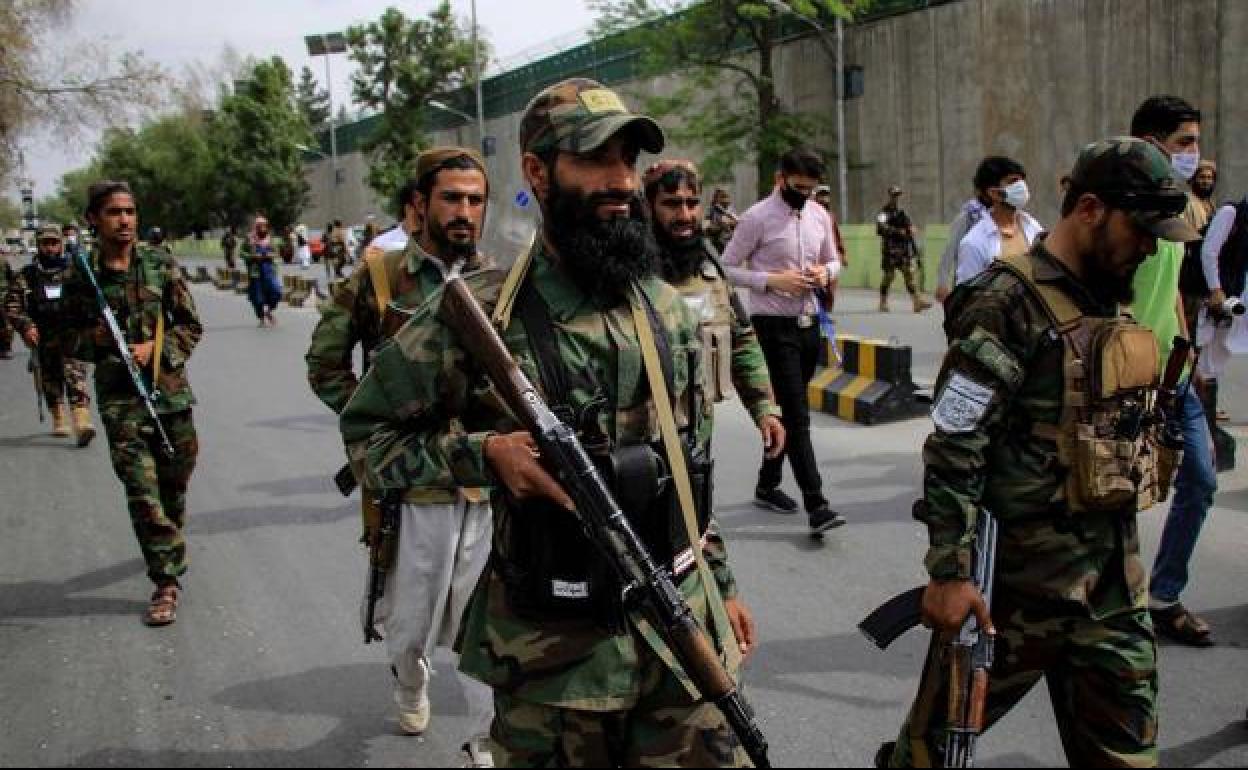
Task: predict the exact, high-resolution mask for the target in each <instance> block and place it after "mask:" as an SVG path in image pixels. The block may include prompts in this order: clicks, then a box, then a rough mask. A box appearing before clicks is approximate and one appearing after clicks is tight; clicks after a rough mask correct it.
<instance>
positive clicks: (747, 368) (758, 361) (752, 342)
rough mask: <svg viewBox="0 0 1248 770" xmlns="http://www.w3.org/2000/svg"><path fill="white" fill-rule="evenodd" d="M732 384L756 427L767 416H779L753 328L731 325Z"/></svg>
mask: <svg viewBox="0 0 1248 770" xmlns="http://www.w3.org/2000/svg"><path fill="white" fill-rule="evenodd" d="M732 384H733V387H735V388H736V390H737V392H738V393H740V394H741V403H742V405H744V406H745V408H746V410H747V411H749V413H750V417H753V418H754V422H755V423H756V424H757V423H758V422H760V421H761V420H762V419H763V418H764V417H766V416H768V415H776V416H779V415H780V408H779V407H778V406H776V400H775V396H774V395H773V394H772V390H771V375H770V374H768V372H767V360H766V359H765V358H764V357H763V349H762V348H761V347H759V345H758V334H757V333H756V332H755V331H754V327H753V326H746V325H743V324H740V323H734V324H733V329H732Z"/></svg>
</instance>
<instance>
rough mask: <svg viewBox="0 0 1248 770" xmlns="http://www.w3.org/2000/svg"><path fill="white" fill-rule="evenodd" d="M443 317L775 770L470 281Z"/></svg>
mask: <svg viewBox="0 0 1248 770" xmlns="http://www.w3.org/2000/svg"><path fill="white" fill-rule="evenodd" d="M439 315H440V317H441V318H442V319H443V320H444V321H445V322H446V324H447V325H448V326H449V327H450V328H451V329H452V330H453V331H454V332H455V333H456V335H457V336H458V338H459V341H460V343H461V344H462V345H463V346H464V348H465V349H466V350H467V352H468V354H469V355H470V356H471V358H472V360H473V361H475V362H476V363H477V364H479V365H480V366H481V367H482V368H483V369H484V370H485V373H486V375H487V376H488V377H489V379H490V382H491V383H493V385H494V388H495V390H496V391H497V392H498V394H499V396H500V397H501V398H502V400H503V402H504V403H505V404H506V405H507V406H508V407H509V408H510V410H511V412H512V413H513V414H514V415H515V416H516V418H517V419H518V420H519V421H520V424H521V425H523V426H524V428H525V429H526V430H528V431H529V432H530V433H531V434H532V435H533V439H534V440H535V441H536V442H537V445H538V449H539V450H540V453H541V459H542V463H543V464H544V465H545V467H546V469H547V470H548V471H549V472H550V473H552V474H553V475H554V476H555V478H557V479H558V480H559V483H560V484H562V485H563V488H564V489H565V490H567V492H568V495H569V496H570V497H571V498H572V500H573V502H574V503H575V505H576V516H577V518H578V519H579V520H580V523H581V527H582V528H583V529H584V531H585V534H586V535H587V537H588V538H589V540H590V542H592V543H593V544H594V545H595V546H596V548H597V549H598V551H599V553H600V554H601V555H602V557H603V558H604V559H605V560H606V561H607V563H608V564H610V565H611V567H612V569H613V570H614V571H615V574H616V576H617V577H618V578H619V580H620V584H621V585H623V586H624V591H623V596H624V598H625V601H626V603H628V604H630V605H632V606H636V607H639V608H640V609H641V610H642V611H643V612H645V614H646V615H647V617H648V618H649V619H650V621H651V622H652V623H653V624H654V626H655V630H656V631H658V633H659V635H660V636H662V638H663V640H664V642H666V644H667V645H668V647H669V648H670V649H671V650H672V652H673V653H674V655H675V656H676V659H677V660H678V661H679V662H680V665H681V666H682V667H683V668H684V670H685V672H686V673H687V674H688V675H689V678H690V679H691V680H692V681H693V684H694V686H695V687H696V688H697V689H698V691H699V692H700V693H701V694H702V696H703V697H704V698H705V699H706V700H708V701H710V702H712V703H714V704H715V705H716V706H717V707H718V708H719V710H720V711H721V712H722V713H723V715H724V718H725V719H726V720H727V722H728V725H729V726H730V727H731V728H732V730H733V732H735V733H736V735H737V738H738V739H739V740H740V741H741V744H742V746H743V747H744V749H745V752H746V754H748V755H749V757H750V759H751V761H753V763H754V765H755V766H756V767H770V766H771V765H770V762H769V761H768V759H767V739H766V738H765V737H764V736H763V733H762V731H761V730H760V729H759V727H758V724H757V722H755V720H754V714H753V711H752V710H751V709H750V707H749V705H748V704H747V703H746V702H745V699H744V697H742V695H741V693H740V692H739V691H738V690H737V686H736V683H735V682H733V680H732V677H731V676H729V674H728V672H727V671H725V670H724V667H723V666H722V665H721V664H720V661H719V656H718V654H717V653H716V651H715V647H714V645H713V644H712V643H711V641H710V639H708V638H707V635H706V633H705V632H703V630H702V627H701V626H700V625H699V624H698V620H697V618H696V617H694V614H693V610H692V609H690V607H689V604H688V603H687V602H686V601H685V599H684V597H683V596H682V595H681V593H680V589H678V588H677V587H676V584H675V583H674V582H673V580H672V576H671V573H670V572H668V571H667V570H666V569H664V568H661V567H659V566H657V565H656V564H655V562H654V559H653V558H651V556H650V554H649V553H648V552H647V551H646V547H645V545H644V544H643V543H642V541H641V539H640V538H639V537H638V536H637V533H636V532H634V531H633V528H632V525H631V524H630V523H629V520H628V517H627V516H626V515H625V514H624V511H623V510H622V509H621V508H620V506H619V504H618V503H617V502H616V501H615V498H614V497H613V496H612V495H611V491H610V489H609V488H608V487H607V484H606V482H605V481H603V478H602V476H601V475H600V474H599V472H598V468H597V466H595V465H594V462H593V460H592V459H590V457H589V454H588V453H587V452H586V451H585V448H584V447H583V446H582V445H581V443H580V441H579V440H578V439H577V437H576V432H575V431H574V430H573V429H572V428H571V427H569V426H568V425H567V424H566V423H564V422H563V421H562V420H560V419H559V418H558V417H557V416H556V415H555V414H554V412H552V411H551V409H550V407H549V406H548V405H547V404H546V403H545V402H544V401H543V400H542V398H541V396H540V395H539V394H538V392H537V389H536V388H534V387H533V384H532V383H531V382H529V379H528V377H527V376H525V374H524V372H523V371H521V369H520V367H519V365H517V364H516V361H515V359H514V358H512V356H511V353H510V352H509V351H508V350H507V347H506V346H505V345H504V344H503V341H502V339H500V338H499V336H498V332H497V331H496V330H495V328H494V326H493V325H492V324H491V323H490V319H489V317H488V316H486V314H485V312H484V311H483V310H482V309H481V306H480V305H479V304H477V301H476V299H475V298H474V297H473V296H472V293H471V292H470V291H469V289H468V287H467V285H466V284H465V283H464V281H463V279H461V278H459V277H458V275H457V274H455V273H452V277H451V278H450V279H449V280H448V281H447V282H446V284H444V287H443V296H442V300H441V307H440V309H439ZM694 547H695V548H696V547H697V546H696V544H695V546H694Z"/></svg>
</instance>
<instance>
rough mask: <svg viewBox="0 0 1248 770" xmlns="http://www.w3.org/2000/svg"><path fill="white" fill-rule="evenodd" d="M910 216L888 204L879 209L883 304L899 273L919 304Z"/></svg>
mask: <svg viewBox="0 0 1248 770" xmlns="http://www.w3.org/2000/svg"><path fill="white" fill-rule="evenodd" d="M910 227H911V222H910V215H909V214H907V213H906V212H905V211H903V210H902V209H901V208H900V207H897V206H893V205H892V204H889V205H888V206H885V207H884V208H882V209H880V213H879V216H878V217H876V225H875V230H876V233H877V234H878V235H879V236H880V270H882V271H883V273H884V276H883V278H882V279H881V282H880V304H881V306H882V307H883V306H885V305H886V303H887V302H888V292H889V290H890V289H891V288H892V286H893V278H894V276H895V275H896V274H897V271H899V270H900V271H901V277H902V278H903V279H904V280H905V282H906V291H908V292H910V296H911V297H913V298H914V299H915V302H916V303H917V302H918V298H919V285H918V283H917V282H916V280H915V264H914V263H915V257H916V256H917V255H916V254H915V250H914V240H913V238H912V237H911V235H910Z"/></svg>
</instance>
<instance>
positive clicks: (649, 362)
mask: <svg viewBox="0 0 1248 770" xmlns="http://www.w3.org/2000/svg"><path fill="white" fill-rule="evenodd" d="M629 304H630V305H631V306H632V310H633V323H634V325H635V326H636V327H637V340H638V342H639V343H640V344H641V356H642V361H643V363H644V368H645V370H646V377H647V379H648V380H649V383H650V393H651V396H652V397H653V400H654V406H655V411H656V412H657V414H658V419H659V432H660V433H661V434H662V437H663V447H664V450H665V451H666V454H667V462H668V464H669V466H670V468H671V472H672V478H673V480H674V481H675V484H676V496H677V499H678V500H679V501H680V512H681V514H682V517H683V518H684V520H685V530H686V532H687V533H688V536H689V545H690V548H691V550H692V551H693V557H694V559H695V560H696V562H697V565H698V577H699V579H700V580H701V581H702V586H703V588H704V589H705V591H706V598H707V604H708V605H709V607H710V616H711V620H712V623H713V625H714V628H715V632H716V635H717V636H718V637H719V640H720V644H721V646H722V648H723V653H724V655H725V657H726V658H727V661H728V665H727V668H728V671H729V673H730V674H731V673H735V672H736V671H737V670H738V668H739V667H740V663H741V648H740V646H739V644H738V642H737V639H736V636H735V635H734V634H733V630H732V624H731V623H730V622H729V620H728V611H727V608H726V607H725V606H724V599H723V597H722V596H721V595H720V593H719V584H718V583H716V582H715V578H714V576H713V575H712V574H711V568H710V566H709V565H708V564H707V563H706V556H705V554H703V553H702V547H701V545H700V543H701V541H702V538H701V533H700V532H698V523H697V514H696V512H695V511H696V508H695V506H694V501H693V484H692V482H691V481H690V478H689V468H688V466H687V465H686V463H685V452H684V446H683V445H682V444H681V441H680V435H679V432H678V429H677V427H676V416H675V414H674V413H673V411H672V400H671V393H670V391H669V389H668V384H667V382H665V380H666V379H667V378H666V377H665V376H664V375H663V374H660V372H664V371H665V370H664V369H663V366H662V364H661V363H660V356H659V347H658V344H657V343H656V338H658V337H662V339H663V340H664V342H665V343H666V341H667V335H666V333H665V332H664V331H663V326H662V325H661V324H655V323H654V322H655V320H656V319H655V316H656V315H657V314H656V313H655V311H654V308H653V307H651V306H650V300H649V298H648V297H646V295H645V292H644V291H643V290H642V289H641V287H640V286H639V285H637V284H633V287H632V293H631V297H630V302H629ZM656 332H657V333H656ZM665 347H666V345H665ZM688 387H694V385H693V384H692V383H690V384H689V386H688Z"/></svg>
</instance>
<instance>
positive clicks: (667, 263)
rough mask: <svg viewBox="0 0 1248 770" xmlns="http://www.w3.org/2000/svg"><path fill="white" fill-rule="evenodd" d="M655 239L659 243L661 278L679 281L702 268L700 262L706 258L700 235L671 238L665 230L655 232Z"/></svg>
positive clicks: (671, 281)
mask: <svg viewBox="0 0 1248 770" xmlns="http://www.w3.org/2000/svg"><path fill="white" fill-rule="evenodd" d="M655 239H656V240H657V241H658V244H659V255H660V258H661V262H662V266H663V280H665V281H668V282H669V283H680V282H681V281H683V280H685V279H686V278H689V277H691V276H693V275H695V274H696V273H697V272H698V271H699V270H701V269H702V262H703V261H705V260H706V248H705V247H704V246H703V244H702V236H701V235H694V236H692V237H690V238H673V237H672V236H671V235H669V234H667V233H666V232H658V233H655Z"/></svg>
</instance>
